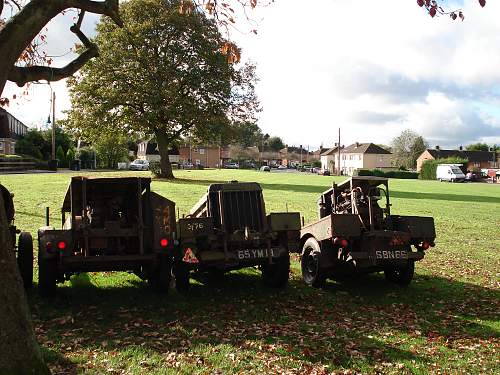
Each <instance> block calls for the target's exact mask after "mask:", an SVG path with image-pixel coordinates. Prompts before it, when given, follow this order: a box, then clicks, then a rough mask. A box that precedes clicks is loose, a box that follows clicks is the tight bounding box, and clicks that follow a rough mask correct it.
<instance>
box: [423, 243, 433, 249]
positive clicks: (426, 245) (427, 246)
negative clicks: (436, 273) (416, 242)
mask: <svg viewBox="0 0 500 375" xmlns="http://www.w3.org/2000/svg"><path fill="white" fill-rule="evenodd" d="M429 247H431V244H430V243H429V242H424V243H423V244H422V248H423V249H424V250H427V249H428V248H429Z"/></svg>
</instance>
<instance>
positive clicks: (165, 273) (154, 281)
mask: <svg viewBox="0 0 500 375" xmlns="http://www.w3.org/2000/svg"><path fill="white" fill-rule="evenodd" d="M170 280H172V260H171V258H170V257H169V256H166V255H160V256H159V257H158V265H157V267H156V269H155V270H154V271H153V274H152V275H151V276H150V277H149V279H148V281H149V285H150V286H151V287H152V288H153V289H154V290H156V291H158V292H161V293H168V290H169V289H170Z"/></svg>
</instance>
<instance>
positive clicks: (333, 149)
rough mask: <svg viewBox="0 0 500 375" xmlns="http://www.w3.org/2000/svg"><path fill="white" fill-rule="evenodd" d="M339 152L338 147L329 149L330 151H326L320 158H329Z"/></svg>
mask: <svg viewBox="0 0 500 375" xmlns="http://www.w3.org/2000/svg"><path fill="white" fill-rule="evenodd" d="M340 149H341V150H343V147H340ZM337 152H339V148H338V146H336V147H332V148H329V149H328V150H325V151H323V152H322V153H321V155H320V156H328V155H334V154H336V153H337Z"/></svg>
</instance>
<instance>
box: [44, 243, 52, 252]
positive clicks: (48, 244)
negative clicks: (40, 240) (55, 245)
mask: <svg viewBox="0 0 500 375" xmlns="http://www.w3.org/2000/svg"><path fill="white" fill-rule="evenodd" d="M45 249H46V250H47V251H50V250H52V242H47V243H46V244H45Z"/></svg>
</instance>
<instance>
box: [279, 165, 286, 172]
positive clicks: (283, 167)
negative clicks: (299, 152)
mask: <svg viewBox="0 0 500 375" xmlns="http://www.w3.org/2000/svg"><path fill="white" fill-rule="evenodd" d="M278 169H279V170H280V171H281V170H285V169H288V168H287V167H286V165H278Z"/></svg>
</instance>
